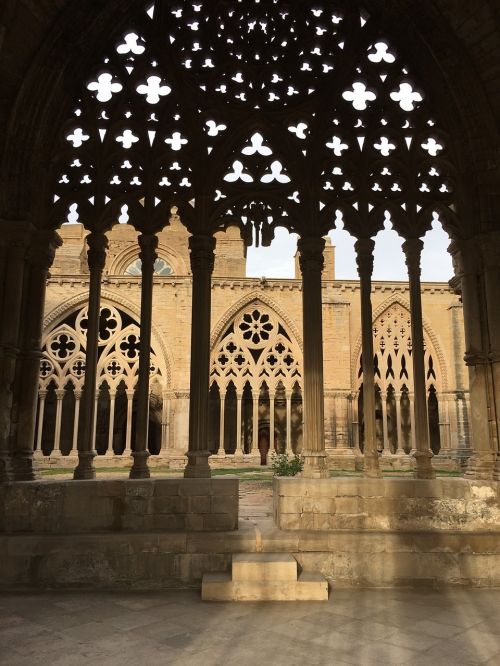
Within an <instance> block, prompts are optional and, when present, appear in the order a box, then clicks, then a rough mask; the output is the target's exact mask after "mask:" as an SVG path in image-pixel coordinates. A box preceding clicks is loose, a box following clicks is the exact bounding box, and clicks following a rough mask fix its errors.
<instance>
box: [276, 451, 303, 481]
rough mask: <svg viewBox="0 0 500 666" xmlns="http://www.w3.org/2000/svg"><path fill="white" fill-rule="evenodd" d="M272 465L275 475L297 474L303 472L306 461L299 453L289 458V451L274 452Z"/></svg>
mask: <svg viewBox="0 0 500 666" xmlns="http://www.w3.org/2000/svg"><path fill="white" fill-rule="evenodd" d="M271 467H272V470H273V475H274V476H295V475H296V474H298V473H299V472H302V468H303V467H304V461H303V460H302V458H301V457H300V456H299V455H297V454H295V455H294V456H293V457H292V458H289V457H288V453H273V454H272V456H271Z"/></svg>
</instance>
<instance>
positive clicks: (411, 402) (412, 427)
mask: <svg viewBox="0 0 500 666" xmlns="http://www.w3.org/2000/svg"><path fill="white" fill-rule="evenodd" d="M408 403H409V409H410V444H411V455H412V456H415V451H416V450H417V445H416V442H417V440H416V437H415V394H414V393H413V392H412V391H408Z"/></svg>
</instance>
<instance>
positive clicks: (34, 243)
mask: <svg viewBox="0 0 500 666" xmlns="http://www.w3.org/2000/svg"><path fill="white" fill-rule="evenodd" d="M61 244H62V241H61V239H60V237H59V236H58V235H57V234H56V233H55V232H53V231H47V232H45V231H40V232H37V233H35V234H34V236H33V237H32V239H31V243H30V247H29V250H28V254H27V270H26V279H25V289H24V296H23V300H24V310H23V331H22V335H21V352H20V355H19V360H18V363H17V367H16V381H15V397H14V403H15V405H16V409H15V414H13V417H12V421H13V423H12V425H11V434H12V440H13V452H12V471H13V476H14V479H15V480H16V481H30V480H32V479H34V478H35V474H34V471H33V443H34V439H35V424H36V408H37V401H38V380H39V373H40V360H41V358H42V333H43V312H44V307H45V292H46V285H47V278H48V276H49V268H50V267H51V266H52V262H53V261H54V255H55V252H56V249H57V248H58V247H60V245H61ZM61 407H62V406H61ZM57 448H58V447H57Z"/></svg>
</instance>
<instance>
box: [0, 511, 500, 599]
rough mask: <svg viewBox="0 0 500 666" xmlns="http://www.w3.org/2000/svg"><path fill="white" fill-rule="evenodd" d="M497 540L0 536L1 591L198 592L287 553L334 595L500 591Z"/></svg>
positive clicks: (394, 535) (344, 535) (444, 534)
mask: <svg viewBox="0 0 500 666" xmlns="http://www.w3.org/2000/svg"><path fill="white" fill-rule="evenodd" d="M499 536H500V531H497V532H485V531H483V532H466V531H459V532H457V531H451V530H450V531H441V532H422V531H420V532H387V531H386V532H380V531H378V532H377V531H370V530H366V531H356V530H323V531H311V530H294V531H286V532H285V531H281V530H277V529H275V528H273V527H272V526H271V525H269V526H267V527H266V526H265V525H260V526H259V528H258V529H256V528H254V526H253V525H250V524H249V523H248V521H243V522H242V524H241V527H240V529H239V530H235V531H231V532H212V533H210V532H155V533H153V532H149V533H138V532H134V533H130V532H128V533H127V532H123V531H122V532H108V533H106V534H103V533H100V534H69V535H63V534H10V535H2V534H0V562H1V563H2V566H1V567H0V589H3V590H7V589H10V590H13V589H30V590H33V589H75V588H81V589H86V590H102V589H117V590H118V589H120V590H123V589H130V588H133V589H144V590H145V589H167V588H172V587H187V586H194V587H199V586H200V584H201V578H202V576H203V574H205V573H210V572H229V571H230V570H231V561H232V555H233V554H234V553H253V552H268V553H292V554H293V556H294V557H295V558H296V559H297V561H298V563H299V566H300V567H302V569H305V570H308V571H318V572H321V573H322V574H323V575H324V576H325V577H326V578H327V579H328V580H329V581H330V583H331V588H332V593H333V594H335V588H336V587H340V586H342V587H345V586H363V587H387V586H398V585H401V586H408V585H412V586H421V585H425V586H434V587H438V586H456V585H467V586H474V587H498V586H500V538H499Z"/></svg>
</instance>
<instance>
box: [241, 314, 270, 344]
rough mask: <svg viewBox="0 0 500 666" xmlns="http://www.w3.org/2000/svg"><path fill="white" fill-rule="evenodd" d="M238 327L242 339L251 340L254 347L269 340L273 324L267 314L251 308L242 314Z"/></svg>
mask: <svg viewBox="0 0 500 666" xmlns="http://www.w3.org/2000/svg"><path fill="white" fill-rule="evenodd" d="M239 329H240V331H241V332H242V335H243V339H244V340H246V341H247V342H251V343H252V345H253V346H255V347H260V346H262V345H264V344H265V343H266V342H267V341H268V340H269V336H270V335H271V332H272V331H273V329H274V325H273V324H272V323H271V321H270V318H269V315H268V314H265V313H261V312H260V311H259V310H253V311H252V312H248V313H246V314H244V315H243V319H242V321H241V322H240V324H239Z"/></svg>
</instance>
